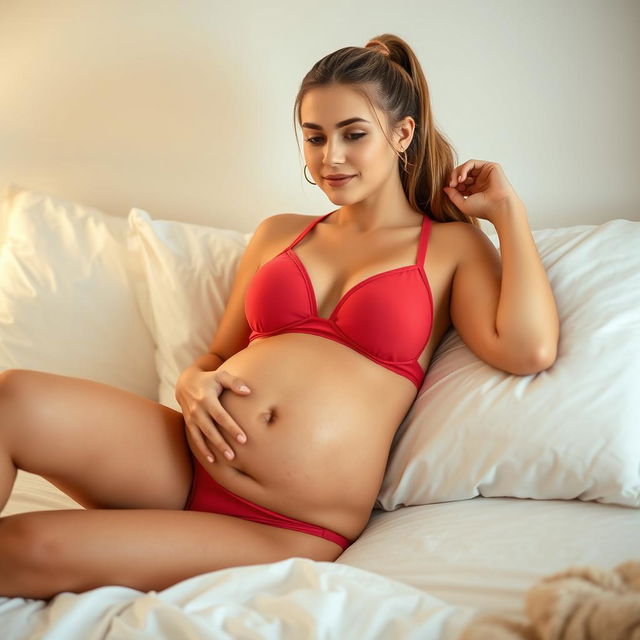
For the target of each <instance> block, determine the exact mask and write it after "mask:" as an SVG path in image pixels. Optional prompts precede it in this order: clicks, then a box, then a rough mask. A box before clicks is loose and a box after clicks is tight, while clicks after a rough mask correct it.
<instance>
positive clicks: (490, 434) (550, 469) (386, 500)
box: [376, 219, 640, 511]
mask: <svg viewBox="0 0 640 640" xmlns="http://www.w3.org/2000/svg"><path fill="white" fill-rule="evenodd" d="M487 235H488V236H489V238H490V239H491V240H492V242H494V244H495V245H496V246H497V244H498V238H497V234H495V233H494V234H487ZM532 235H533V237H534V240H535V242H536V245H537V247H538V251H539V253H540V255H541V258H542V261H543V264H544V266H545V268H546V270H547V275H548V278H549V281H550V283H551V286H552V289H553V292H554V295H555V298H556V303H557V306H558V312H559V315H560V321H561V327H560V343H559V351H558V358H557V360H556V362H555V363H554V364H553V366H552V367H551V368H549V369H547V370H545V371H542V372H541V373H539V374H536V375H528V376H516V375H510V374H508V373H505V372H502V371H500V370H498V369H495V368H493V367H491V366H490V365H488V364H486V363H485V362H483V361H482V360H480V359H478V358H477V357H476V356H475V355H474V354H473V353H472V352H471V351H470V350H469V349H468V348H467V347H466V345H465V344H464V343H463V342H462V340H461V339H460V337H459V335H458V334H457V332H456V331H455V330H454V329H453V328H451V329H450V330H449V331H448V333H447V334H446V335H445V336H444V338H443V340H442V342H441V343H440V345H439V346H438V348H437V350H436V352H435V354H434V357H433V359H432V361H431V364H430V367H429V370H428V372H427V376H426V378H425V382H424V384H423V387H422V389H421V390H420V392H419V394H418V396H417V398H416V401H415V403H414V404H413V405H412V407H411V409H410V410H409V412H408V413H407V415H406V416H405V419H404V420H403V423H402V424H401V425H400V427H399V428H398V431H397V433H396V435H395V437H394V441H393V443H392V449H391V453H390V456H389V462H388V465H387V470H386V473H385V477H384V480H383V483H382V486H381V489H380V492H379V495H378V500H377V502H376V506H380V507H382V508H383V509H385V510H387V511H392V510H394V509H395V508H397V507H398V506H402V505H406V506H408V505H419V504H431V503H436V502H449V501H453V500H465V499H469V498H474V497H476V496H478V495H482V496H485V497H502V496H510V497H516V498H536V499H541V500H551V499H567V500H571V499H574V498H578V499H580V500H595V501H597V502H605V503H614V504H621V505H626V506H630V507H640V222H634V221H630V220H624V219H617V220H611V221H609V222H606V223H605V224H602V225H580V226H574V227H568V228H561V229H544V230H538V231H534V232H533V234H532Z"/></svg>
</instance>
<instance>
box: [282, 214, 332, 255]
mask: <svg viewBox="0 0 640 640" xmlns="http://www.w3.org/2000/svg"><path fill="white" fill-rule="evenodd" d="M332 213H334V212H333V211H330V212H329V213H327V214H326V215H323V216H319V217H318V218H314V219H313V220H312V221H311V222H310V223H309V224H308V225H307V226H306V227H305V228H304V229H303V230H302V231H301V232H300V233H299V234H298V237H297V238H296V239H295V240H294V241H293V242H292V243H291V244H290V245H289V246H288V247H287V249H291V248H292V247H294V246H295V245H296V244H298V242H300V240H302V238H304V237H305V236H306V235H307V233H309V231H311V229H313V227H315V226H316V224H318V222H320V221H321V220H324V219H325V218H327V217H328V216H330V215H331V214H332Z"/></svg>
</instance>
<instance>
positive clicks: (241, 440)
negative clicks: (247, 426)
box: [238, 433, 247, 442]
mask: <svg viewBox="0 0 640 640" xmlns="http://www.w3.org/2000/svg"><path fill="white" fill-rule="evenodd" d="M246 441H247V436H245V435H244V433H239V434H238V442H246Z"/></svg>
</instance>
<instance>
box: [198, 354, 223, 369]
mask: <svg viewBox="0 0 640 640" xmlns="http://www.w3.org/2000/svg"><path fill="white" fill-rule="evenodd" d="M223 362H224V358H221V357H220V356H219V355H218V354H217V353H205V354H204V355H202V356H200V357H199V358H196V359H195V360H194V361H193V362H192V363H191V364H190V365H189V368H190V367H197V368H198V369H200V370H201V371H214V370H215V369H217V368H218V367H219V366H220V365H221V364H222V363H223Z"/></svg>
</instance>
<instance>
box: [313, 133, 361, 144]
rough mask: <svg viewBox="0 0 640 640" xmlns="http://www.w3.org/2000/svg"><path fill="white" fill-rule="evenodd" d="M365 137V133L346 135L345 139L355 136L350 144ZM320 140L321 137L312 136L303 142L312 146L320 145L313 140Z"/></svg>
mask: <svg viewBox="0 0 640 640" xmlns="http://www.w3.org/2000/svg"><path fill="white" fill-rule="evenodd" d="M366 135H367V134H366V133H349V134H347V138H349V136H355V137H353V138H350V141H351V142H355V141H356V140H358V139H359V138H362V136H366ZM320 139H322V136H313V137H312V138H305V142H308V143H309V144H312V145H318V144H320V143H319V142H314V140H320Z"/></svg>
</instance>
